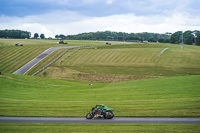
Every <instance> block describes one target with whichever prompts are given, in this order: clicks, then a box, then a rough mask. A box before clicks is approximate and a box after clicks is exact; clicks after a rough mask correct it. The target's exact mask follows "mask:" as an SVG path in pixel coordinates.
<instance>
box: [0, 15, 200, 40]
mask: <svg viewBox="0 0 200 133" xmlns="http://www.w3.org/2000/svg"><path fill="white" fill-rule="evenodd" d="M63 14H64V15H63ZM199 22H200V17H199V16H198V17H195V18H193V17H191V16H190V15H189V14H182V13H174V14H172V15H171V16H159V15H153V16H136V15H134V14H131V13H129V14H118V15H111V16H105V17H88V16H83V15H80V14H78V13H77V12H71V11H55V12H51V13H48V14H41V15H30V16H26V17H23V18H20V17H8V16H0V29H22V30H27V31H30V32H32V34H34V33H39V34H41V33H44V34H45V36H46V37H50V36H51V37H54V36H55V35H56V34H64V35H71V34H78V33H82V32H95V31H105V30H110V31H118V32H119V31H120V32H128V33H131V32H132V33H138V32H154V33H165V32H175V31H178V30H182V29H183V30H200V24H199Z"/></svg>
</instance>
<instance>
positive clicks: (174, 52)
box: [157, 49, 200, 67]
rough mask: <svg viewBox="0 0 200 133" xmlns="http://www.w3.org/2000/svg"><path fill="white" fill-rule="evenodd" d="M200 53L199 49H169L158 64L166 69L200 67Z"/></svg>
mask: <svg viewBox="0 0 200 133" xmlns="http://www.w3.org/2000/svg"><path fill="white" fill-rule="evenodd" d="M199 50H200V49H199ZM199 53H200V52H199V51H198V49H197V50H195V49H168V50H166V51H165V53H164V54H163V55H161V57H160V58H161V59H159V60H158V62H157V64H158V65H162V66H166V67H199V66H200V54H199Z"/></svg>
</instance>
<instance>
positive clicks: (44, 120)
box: [0, 117, 200, 124]
mask: <svg viewBox="0 0 200 133" xmlns="http://www.w3.org/2000/svg"><path fill="white" fill-rule="evenodd" d="M0 123H166V124H167V123H168V124H192V123H200V118H113V119H90V120H88V119H86V118H78V117H73V118H72V117H0Z"/></svg>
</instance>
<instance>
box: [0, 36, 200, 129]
mask: <svg viewBox="0 0 200 133" xmlns="http://www.w3.org/2000/svg"><path fill="white" fill-rule="evenodd" d="M56 42H57V40H31V39H28V40H25V39H23V40H18V39H0V55H1V56H0V62H1V63H0V72H2V73H3V74H2V75H0V116H53V117H55V116H57V117H61V116H66V117H74V116H76V117H84V116H85V115H86V113H88V112H89V111H90V109H91V108H92V107H93V106H94V105H96V104H105V105H107V106H108V107H111V108H114V109H115V115H116V116H118V117H128V116H131V117H200V108H199V107H200V104H199V103H200V90H199V86H200V82H199V80H200V76H199V74H200V54H199V51H200V47H197V46H188V45H185V46H184V49H181V48H180V45H171V44H157V43H156V44H137V43H133V44H124V43H119V42H112V44H113V45H111V46H105V42H97V41H67V42H68V43H69V45H71V46H81V45H84V46H85V45H102V47H98V48H97V49H95V48H85V49H80V50H78V49H75V50H71V51H70V52H68V53H67V54H66V55H65V56H63V57H62V58H61V59H60V60H58V61H57V62H56V63H54V64H53V65H51V66H50V67H48V68H47V69H46V70H44V71H42V72H41V73H39V74H38V76H40V77H38V76H34V77H33V76H30V75H31V74H33V73H34V72H35V71H37V70H38V69H40V68H41V67H43V66H45V65H46V64H48V63H49V62H51V61H52V60H53V59H55V58H56V57H57V56H59V55H60V54H62V53H63V52H64V51H65V50H66V49H61V50H58V51H56V52H54V53H52V54H51V55H50V56H48V57H47V58H45V59H44V60H43V61H42V62H40V63H39V64H37V65H36V66H35V67H34V68H33V69H31V70H30V71H29V72H28V73H27V74H26V75H13V74H11V73H12V72H14V71H15V70H17V69H18V68H20V67H21V66H23V65H24V64H25V63H27V62H29V61H30V60H31V59H33V58H35V57H36V56H37V55H39V54H40V53H41V52H43V51H44V50H45V49H47V48H49V47H54V46H63V45H60V44H57V43H56ZM16 43H20V44H23V45H24V46H23V47H19V46H18V47H16V46H14V45H15V44H16ZM166 47H168V48H169V49H167V50H166V51H165V52H164V53H163V54H162V55H161V56H160V57H159V58H158V55H159V53H160V52H161V51H162V50H163V49H164V48H166ZM61 60H62V61H63V63H60V61H61ZM135 79H140V80H135ZM126 80H129V81H126ZM119 81H124V82H119ZM90 82H92V83H93V85H92V86H89V83H90ZM108 82H109V83H108ZM110 82H111V83H110ZM66 131H67V132H68V131H71V132H77V131H81V132H109V131H113V132H146V131H148V132H181V133H182V132H187V133H188V132H199V125H198V124H7V123H0V132H66Z"/></svg>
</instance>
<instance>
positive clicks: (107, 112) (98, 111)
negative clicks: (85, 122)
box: [86, 105, 114, 119]
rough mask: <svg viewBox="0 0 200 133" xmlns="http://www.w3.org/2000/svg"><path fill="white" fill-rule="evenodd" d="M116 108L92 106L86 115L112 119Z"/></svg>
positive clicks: (90, 117)
mask: <svg viewBox="0 0 200 133" xmlns="http://www.w3.org/2000/svg"><path fill="white" fill-rule="evenodd" d="M113 111H114V110H113V109H109V108H108V107H106V106H104V105H96V106H95V107H93V108H92V110H91V112H89V113H88V114H87V115H86V119H92V118H104V119H112V118H113V117H114V112H113Z"/></svg>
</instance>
